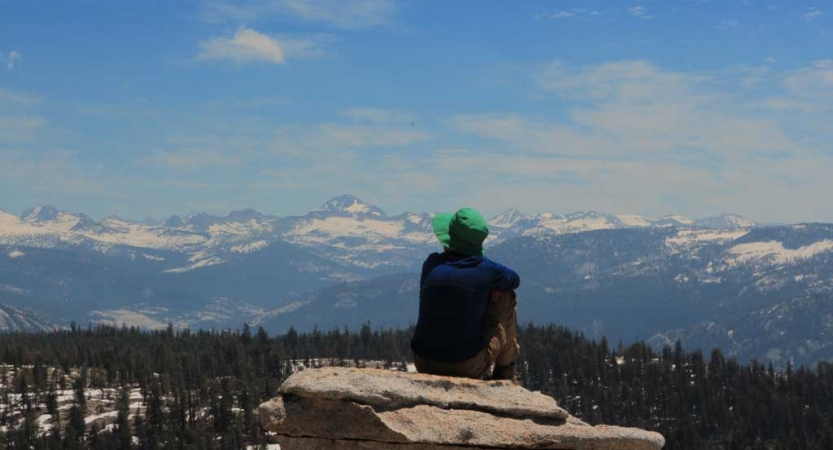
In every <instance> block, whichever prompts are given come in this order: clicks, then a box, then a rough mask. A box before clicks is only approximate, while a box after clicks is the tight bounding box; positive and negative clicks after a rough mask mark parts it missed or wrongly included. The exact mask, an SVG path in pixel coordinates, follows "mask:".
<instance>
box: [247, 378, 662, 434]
mask: <svg viewBox="0 0 833 450" xmlns="http://www.w3.org/2000/svg"><path fill="white" fill-rule="evenodd" d="M280 393H281V395H280V396H279V397H277V398H274V399H272V400H270V401H268V402H266V403H263V404H262V405H260V408H259V411H258V413H259V417H260V420H261V422H262V423H263V425H264V427H265V428H266V429H267V430H269V431H272V432H274V433H276V434H277V439H278V442H279V443H280V444H281V445H282V446H283V448H286V449H290V450H323V449H341V450H375V449H395V448H403V449H405V448H407V449H409V450H463V449H466V450H471V449H533V448H534V449H575V450H591V449H592V450H658V449H660V448H662V446H663V445H664V444H665V439H664V438H663V437H662V435H660V434H658V433H653V432H649V431H644V430H639V429H635V428H621V427H613V426H605V425H599V426H595V427H593V426H590V425H588V424H586V423H584V422H582V421H580V420H579V419H576V418H575V417H572V416H570V415H569V414H568V413H567V412H566V411H564V410H563V409H561V408H560V407H559V406H558V405H557V404H556V402H555V400H553V399H552V398H550V397H548V396H546V395H543V394H540V393H536V392H530V391H528V390H526V389H524V388H522V387H518V386H514V385H512V384H510V383H508V382H505V381H479V380H470V379H465V378H450V377H440V376H433V375H424V374H412V373H402V372H391V371H385V370H373V369H352V368H335V367H331V368H324V369H310V370H303V371H301V372H297V373H295V374H294V375H292V376H291V377H290V378H289V379H287V380H286V381H285V382H284V383H283V385H282V386H281V389H280Z"/></svg>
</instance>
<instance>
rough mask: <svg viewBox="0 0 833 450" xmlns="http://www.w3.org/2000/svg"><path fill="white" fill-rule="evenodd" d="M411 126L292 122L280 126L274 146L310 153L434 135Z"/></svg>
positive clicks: (415, 140)
mask: <svg viewBox="0 0 833 450" xmlns="http://www.w3.org/2000/svg"><path fill="white" fill-rule="evenodd" d="M430 137H431V136H430V135H429V134H428V133H425V132H422V131H419V130H414V129H413V128H412V127H410V126H400V125H393V126H391V125H387V124H355V125H347V124H336V123H327V124H320V125H315V126H312V127H309V126H289V127H284V128H282V129H281V130H279V132H278V135H277V136H276V139H275V141H274V142H275V144H274V146H275V147H274V148H275V150H276V151H277V152H278V153H282V154H290V155H304V154H306V155H310V154H319V155H320V154H322V153H328V154H330V153H333V152H339V151H347V150H349V151H361V150H370V149H377V148H396V147H406V146H409V145H412V144H415V143H418V142H422V141H425V140H428V139H430Z"/></svg>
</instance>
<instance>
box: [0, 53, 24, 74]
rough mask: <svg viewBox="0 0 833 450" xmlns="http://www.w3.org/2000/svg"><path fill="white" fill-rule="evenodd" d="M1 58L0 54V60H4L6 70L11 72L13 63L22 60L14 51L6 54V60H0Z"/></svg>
mask: <svg viewBox="0 0 833 450" xmlns="http://www.w3.org/2000/svg"><path fill="white" fill-rule="evenodd" d="M2 56H3V55H2V54H0V60H3V59H5V61H6V68H7V69H10V70H11V69H14V64H15V61H17V60H19V59H21V58H23V56H22V55H21V54H20V53H19V52H17V51H15V50H12V51H10V52H9V53H8V56H6V58H2Z"/></svg>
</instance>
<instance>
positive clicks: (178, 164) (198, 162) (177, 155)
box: [138, 148, 242, 170]
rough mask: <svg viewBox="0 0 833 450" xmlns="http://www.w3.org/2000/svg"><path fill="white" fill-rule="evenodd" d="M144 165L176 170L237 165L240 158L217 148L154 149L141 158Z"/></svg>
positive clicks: (140, 161) (140, 162)
mask: <svg viewBox="0 0 833 450" xmlns="http://www.w3.org/2000/svg"><path fill="white" fill-rule="evenodd" d="M138 163H139V164H140V165H145V166H161V167H166V168H170V169H178V170H195V169H199V168H203V167H217V166H220V167H228V166H239V165H240V164H242V160H241V159H240V158H238V157H236V156H233V155H229V154H227V153H225V152H223V151H221V150H218V149H203V148H186V149H179V150H160V149H156V150H154V151H153V154H152V155H150V156H148V157H144V158H141V159H140V160H139V161H138Z"/></svg>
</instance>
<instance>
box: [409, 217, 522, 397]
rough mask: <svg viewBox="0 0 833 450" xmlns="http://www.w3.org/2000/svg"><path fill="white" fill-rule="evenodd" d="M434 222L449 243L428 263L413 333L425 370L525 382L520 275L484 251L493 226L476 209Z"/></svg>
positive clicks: (417, 362) (414, 348) (419, 368)
mask: <svg viewBox="0 0 833 450" xmlns="http://www.w3.org/2000/svg"><path fill="white" fill-rule="evenodd" d="M433 228H434V234H435V235H436V237H437V239H438V240H439V241H440V243H441V244H442V245H443V249H444V251H443V252H442V253H432V254H431V255H429V256H428V258H427V259H426V260H425V263H424V264H423V265H422V275H421V277H420V290H419V318H418V320H417V324H416V330H415V332H414V337H413V339H412V340H411V350H412V351H413V353H414V364H415V365H416V369H417V371H419V372H421V373H430V374H434V375H447V376H458V377H468V378H479V379H483V378H491V379H505V380H512V381H513V382H514V383H516V384H517V379H516V375H515V360H516V359H517V355H518V350H519V348H520V347H519V346H518V340H517V327H518V325H517V315H516V307H517V297H516V295H515V289H517V288H518V286H519V285H520V277H519V276H518V274H517V273H516V272H515V271H514V270H512V269H509V268H508V267H505V266H503V265H501V264H498V263H496V262H494V261H492V260H490V259H489V258H486V257H485V256H484V250H483V242H484V241H485V240H486V237H487V236H488V235H489V228H488V225H487V223H486V221H485V220H484V219H483V217H482V216H481V215H480V213H479V212H477V211H476V210H474V209H471V208H462V209H460V210H459V211H457V212H456V213H454V214H437V215H436V216H434V218H433ZM492 366H494V370H493V371H492ZM490 371H491V373H490Z"/></svg>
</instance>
